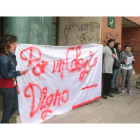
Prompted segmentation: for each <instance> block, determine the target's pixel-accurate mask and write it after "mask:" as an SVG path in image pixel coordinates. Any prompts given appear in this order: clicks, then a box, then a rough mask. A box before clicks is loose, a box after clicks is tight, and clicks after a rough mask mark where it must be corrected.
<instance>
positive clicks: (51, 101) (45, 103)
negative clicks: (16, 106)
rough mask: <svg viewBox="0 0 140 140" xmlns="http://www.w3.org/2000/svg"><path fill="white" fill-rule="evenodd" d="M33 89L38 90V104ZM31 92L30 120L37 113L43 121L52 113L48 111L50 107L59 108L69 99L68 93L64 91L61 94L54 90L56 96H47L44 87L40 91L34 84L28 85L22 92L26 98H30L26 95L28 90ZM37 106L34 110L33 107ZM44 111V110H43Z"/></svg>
mask: <svg viewBox="0 0 140 140" xmlns="http://www.w3.org/2000/svg"><path fill="white" fill-rule="evenodd" d="M34 87H36V88H38V89H39V92H40V99H39V102H37V101H36V100H35V95H34ZM29 89H30V90H31V95H32V105H31V111H30V117H31V118H32V117H33V116H34V115H35V114H36V113H37V112H39V111H42V112H41V119H43V120H44V119H45V118H46V117H47V115H48V113H52V112H53V111H52V110H51V109H50V107H51V106H61V105H62V104H65V103H66V102H67V101H68V99H69V91H68V90H64V91H63V93H62V94H61V93H60V91H59V90H56V94H50V95H48V96H47V93H48V91H47V87H44V88H43V89H41V87H40V86H39V85H37V84H34V83H29V85H28V86H27V87H26V88H25V90H24V96H25V97H26V98H31V95H30V94H27V92H28V90H29ZM36 104H37V107H36V109H35V106H36ZM44 109H45V110H44Z"/></svg>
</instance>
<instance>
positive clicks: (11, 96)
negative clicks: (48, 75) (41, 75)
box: [0, 34, 25, 123]
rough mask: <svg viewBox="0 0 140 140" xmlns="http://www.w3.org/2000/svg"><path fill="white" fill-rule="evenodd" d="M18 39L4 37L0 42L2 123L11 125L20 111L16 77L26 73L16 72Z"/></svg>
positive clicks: (10, 36)
mask: <svg viewBox="0 0 140 140" xmlns="http://www.w3.org/2000/svg"><path fill="white" fill-rule="evenodd" d="M16 41H17V37H16V36H14V35H12V34H7V35H3V36H2V38H1V40H0V93H2V95H3V115H2V121H1V123H9V119H10V117H11V116H12V115H13V113H14V112H15V111H16V110H17V109H18V91H17V81H16V77H17V76H20V75H23V74H24V73H25V71H16V65H17V61H16V56H15V55H14V51H15V49H16V47H17V43H16Z"/></svg>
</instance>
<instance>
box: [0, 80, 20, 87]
mask: <svg viewBox="0 0 140 140" xmlns="http://www.w3.org/2000/svg"><path fill="white" fill-rule="evenodd" d="M14 87H17V84H16V85H14V80H13V79H12V78H7V79H1V78H0V88H14Z"/></svg>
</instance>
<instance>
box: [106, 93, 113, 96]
mask: <svg viewBox="0 0 140 140" xmlns="http://www.w3.org/2000/svg"><path fill="white" fill-rule="evenodd" d="M106 95H107V96H109V97H114V96H113V95H112V94H111V93H110V94H106Z"/></svg>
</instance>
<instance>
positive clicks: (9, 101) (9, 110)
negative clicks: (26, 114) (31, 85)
mask: <svg viewBox="0 0 140 140" xmlns="http://www.w3.org/2000/svg"><path fill="white" fill-rule="evenodd" d="M0 92H1V93H2V95H3V116H2V121H1V123H9V119H10V117H11V116H12V115H13V113H14V112H15V111H16V110H17V109H18V93H17V89H16V88H0Z"/></svg>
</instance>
